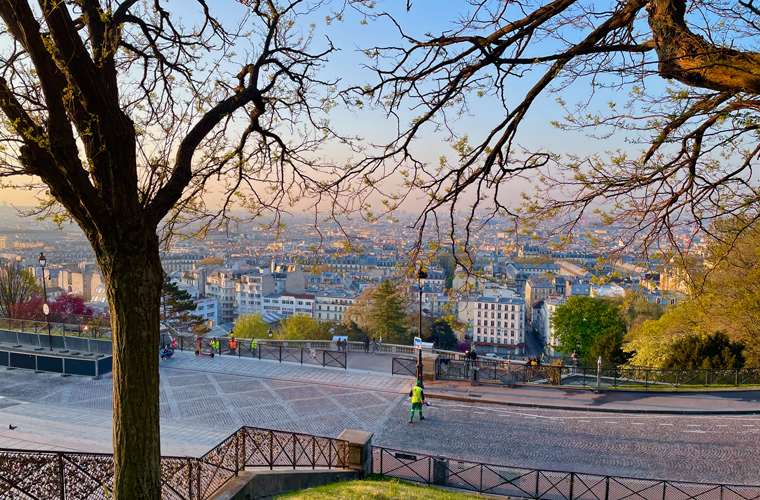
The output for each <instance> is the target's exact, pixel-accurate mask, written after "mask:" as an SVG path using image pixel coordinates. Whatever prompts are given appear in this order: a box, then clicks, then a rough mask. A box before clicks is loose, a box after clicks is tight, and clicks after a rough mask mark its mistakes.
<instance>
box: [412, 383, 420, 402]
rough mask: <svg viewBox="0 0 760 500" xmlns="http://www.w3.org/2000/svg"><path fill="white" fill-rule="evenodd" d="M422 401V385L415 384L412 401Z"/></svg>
mask: <svg viewBox="0 0 760 500" xmlns="http://www.w3.org/2000/svg"><path fill="white" fill-rule="evenodd" d="M420 401H422V387H420V386H418V385H415V386H414V387H412V403H419V402H420Z"/></svg>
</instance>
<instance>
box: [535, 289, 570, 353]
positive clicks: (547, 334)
mask: <svg viewBox="0 0 760 500" xmlns="http://www.w3.org/2000/svg"><path fill="white" fill-rule="evenodd" d="M565 300H566V299H565V297H559V296H553V297H549V298H547V299H545V300H543V301H542V302H541V305H540V307H537V308H536V311H535V315H534V317H533V326H534V327H535V328H536V330H537V331H538V333H539V335H541V336H542V337H543V339H544V345H545V346H546V348H547V350H548V354H551V355H554V354H556V353H555V351H556V348H557V345H558V344H559V340H558V339H557V336H556V335H555V333H554V328H553V327H552V325H551V320H552V316H553V315H554V312H555V311H556V310H557V308H558V307H559V306H561V305H564V304H565Z"/></svg>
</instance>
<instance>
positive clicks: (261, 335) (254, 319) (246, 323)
mask: <svg viewBox="0 0 760 500" xmlns="http://www.w3.org/2000/svg"><path fill="white" fill-rule="evenodd" d="M232 332H233V334H234V335H235V337H238V338H243V339H267V338H269V333H268V332H269V325H268V324H267V323H266V322H265V321H264V317H263V316H262V315H261V313H254V314H243V315H242V316H238V317H237V318H235V326H234V327H233V328H232Z"/></svg>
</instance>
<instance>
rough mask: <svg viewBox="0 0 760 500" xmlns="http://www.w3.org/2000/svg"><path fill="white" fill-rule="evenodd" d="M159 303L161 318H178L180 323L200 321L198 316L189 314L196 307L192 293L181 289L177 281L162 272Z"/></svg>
mask: <svg viewBox="0 0 760 500" xmlns="http://www.w3.org/2000/svg"><path fill="white" fill-rule="evenodd" d="M161 304H162V306H163V320H164V321H168V320H171V319H178V320H179V321H180V322H181V323H185V324H186V323H191V324H198V323H199V322H202V318H201V317H200V316H196V315H192V314H190V311H195V308H196V307H197V306H196V305H195V301H194V300H193V297H192V295H190V293H189V292H188V291H187V290H183V289H181V288H180V287H179V285H178V284H177V283H174V282H173V281H172V280H171V277H170V276H169V275H168V274H164V285H163V288H162V289H161Z"/></svg>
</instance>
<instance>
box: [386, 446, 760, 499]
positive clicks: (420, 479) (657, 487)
mask: <svg viewBox="0 0 760 500" xmlns="http://www.w3.org/2000/svg"><path fill="white" fill-rule="evenodd" d="M372 468H373V472H374V473H376V474H380V475H383V476H388V477H395V478H399V479H404V480H407V481H413V482H417V483H425V484H432V485H436V486H444V487H447V488H456V489H461V490H468V491H477V492H478V493H484V494H488V495H499V496H508V497H511V498H531V499H535V500H626V499H628V500H756V499H757V498H760V486H749V485H730V484H709V483H693V482H686V481H668V480H662V479H641V478H632V477H617V476H603V475H599V474H587V473H580V472H563V471H552V470H540V469H529V468H525V467H512V466H507V465H494V464H485V463H478V462H470V461H467V460H459V459H454V458H447V457H435V456H431V455H424V454H420V453H414V452H409V451H401V450H393V449H388V448H380V447H376V446H373V447H372Z"/></svg>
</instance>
